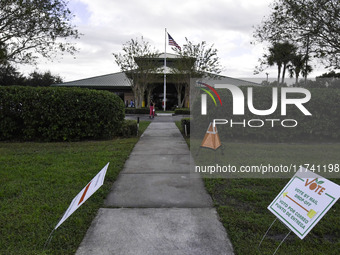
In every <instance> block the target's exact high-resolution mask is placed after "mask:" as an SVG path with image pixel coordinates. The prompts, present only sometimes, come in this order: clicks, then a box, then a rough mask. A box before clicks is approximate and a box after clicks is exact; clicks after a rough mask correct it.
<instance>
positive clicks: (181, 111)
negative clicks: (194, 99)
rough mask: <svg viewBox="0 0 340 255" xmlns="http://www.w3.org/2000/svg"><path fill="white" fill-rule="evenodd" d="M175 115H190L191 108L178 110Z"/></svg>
mask: <svg viewBox="0 0 340 255" xmlns="http://www.w3.org/2000/svg"><path fill="white" fill-rule="evenodd" d="M175 114H178V115H181V114H190V109H189V108H176V109H175Z"/></svg>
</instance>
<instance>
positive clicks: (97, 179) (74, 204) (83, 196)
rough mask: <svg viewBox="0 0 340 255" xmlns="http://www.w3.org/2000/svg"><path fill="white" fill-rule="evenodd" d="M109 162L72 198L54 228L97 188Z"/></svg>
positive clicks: (102, 181) (100, 184) (102, 180)
mask: <svg viewBox="0 0 340 255" xmlns="http://www.w3.org/2000/svg"><path fill="white" fill-rule="evenodd" d="M109 164H110V163H107V164H106V166H104V168H103V169H102V170H100V172H99V173H98V174H97V175H96V176H95V177H94V178H93V179H92V180H91V181H90V182H89V183H88V184H87V185H86V186H85V187H84V188H83V189H82V191H80V192H79V193H78V195H77V196H76V197H75V198H74V199H73V200H72V202H71V204H70V206H69V207H68V209H67V210H66V212H65V214H64V216H63V217H62V218H61V220H60V221H59V223H58V224H57V225H56V226H55V228H54V229H57V228H58V227H59V226H60V225H61V224H62V223H63V222H64V221H65V220H66V219H67V218H68V217H69V216H70V215H71V214H72V213H74V211H75V210H77V209H78V208H79V207H80V206H81V205H82V204H83V203H84V202H85V201H86V200H87V199H88V198H89V197H90V196H92V195H93V193H94V192H96V191H97V189H99V188H100V187H101V186H102V185H103V183H104V178H105V174H106V171H107V168H108V166H109Z"/></svg>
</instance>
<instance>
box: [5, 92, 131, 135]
mask: <svg viewBox="0 0 340 255" xmlns="http://www.w3.org/2000/svg"><path fill="white" fill-rule="evenodd" d="M123 120H124V103H123V101H122V100H121V99H120V98H119V97H118V96H117V95H115V94H113V93H110V92H107V91H97V90H89V89H80V88H57V87H46V88H43V87H17V86H12V87H0V140H10V139H16V140H39V141H72V140H81V139H101V138H109V137H113V136H114V135H116V134H117V133H118V132H119V130H120V128H121V125H122V122H123Z"/></svg>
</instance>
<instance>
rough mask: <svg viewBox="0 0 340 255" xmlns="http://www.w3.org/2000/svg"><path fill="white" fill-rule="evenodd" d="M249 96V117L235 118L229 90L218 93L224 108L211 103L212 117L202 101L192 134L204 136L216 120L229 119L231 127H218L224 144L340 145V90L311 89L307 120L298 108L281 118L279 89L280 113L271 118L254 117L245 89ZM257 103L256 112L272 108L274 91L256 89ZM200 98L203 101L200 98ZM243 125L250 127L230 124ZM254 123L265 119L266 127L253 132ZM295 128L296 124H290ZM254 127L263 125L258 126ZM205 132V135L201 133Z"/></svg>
mask: <svg viewBox="0 0 340 255" xmlns="http://www.w3.org/2000/svg"><path fill="white" fill-rule="evenodd" d="M241 89H242V91H243V94H244V95H245V101H246V102H245V115H235V116H233V109H232V108H233V106H232V96H231V93H230V92H229V90H227V89H224V90H218V93H219V95H220V96H221V100H222V102H223V106H220V105H218V106H215V105H214V103H213V102H212V100H209V99H208V115H207V116H202V115H201V106H200V103H201V102H200V100H197V101H196V102H195V105H194V107H193V110H192V114H193V117H194V118H193V120H194V121H191V123H192V124H193V125H191V134H192V135H193V132H194V131H193V128H194V129H195V130H197V131H198V132H197V133H196V132H195V134H197V135H200V136H202V135H204V132H205V131H206V129H207V128H208V126H209V122H211V121H212V120H213V119H227V120H228V121H229V123H228V124H227V125H218V132H219V135H220V137H221V139H223V140H231V139H232V140H235V141H237V140H248V141H262V142H304V141H311V142H319V141H340V114H339V113H340V112H339V111H340V110H339V109H340V100H339V98H340V91H339V90H338V89H330V88H328V89H322V88H310V89H308V90H309V91H310V92H311V100H310V101H309V102H308V103H305V104H304V106H305V107H306V109H307V110H308V111H309V112H310V113H311V114H312V116H305V115H304V114H303V113H302V112H301V111H300V110H299V109H298V108H297V107H296V106H295V105H287V115H286V116H281V99H280V94H281V89H280V88H279V89H278V93H279V96H278V98H279V99H278V106H277V109H276V111H275V112H274V113H273V114H271V115H269V116H257V115H254V114H252V113H251V112H250V111H249V110H248V107H247V88H246V87H241ZM253 94H254V95H253V101H254V107H255V108H256V109H262V110H265V109H269V108H270V107H271V105H272V88H270V87H254V88H253ZM299 97H301V94H296V95H295V94H293V93H289V94H288V98H299ZM198 98H200V97H198ZM231 119H232V120H233V122H242V121H243V120H245V122H246V127H243V125H234V126H233V127H230V120H231ZM251 119H261V120H263V121H264V123H265V124H264V126H263V127H261V128H252V127H249V126H248V125H247V122H248V121H249V120H251ZM266 119H279V120H280V121H275V123H274V127H272V123H271V122H270V121H265V120H266ZM284 119H295V120H296V121H297V122H298V125H297V126H296V127H294V128H287V127H282V126H281V124H280V122H281V121H282V120H284ZM286 124H288V125H292V124H293V123H288V122H287V123H286ZM252 125H259V122H256V123H255V122H254V123H252ZM200 132H201V133H200Z"/></svg>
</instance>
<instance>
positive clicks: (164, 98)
mask: <svg viewBox="0 0 340 255" xmlns="http://www.w3.org/2000/svg"><path fill="white" fill-rule="evenodd" d="M166 36H167V35H166V28H165V44H164V95H163V102H164V111H166Z"/></svg>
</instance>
